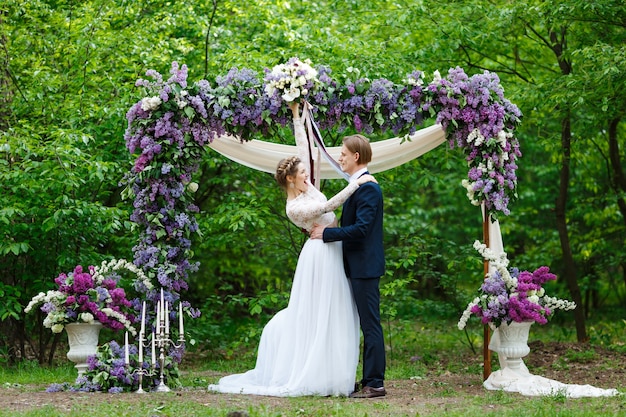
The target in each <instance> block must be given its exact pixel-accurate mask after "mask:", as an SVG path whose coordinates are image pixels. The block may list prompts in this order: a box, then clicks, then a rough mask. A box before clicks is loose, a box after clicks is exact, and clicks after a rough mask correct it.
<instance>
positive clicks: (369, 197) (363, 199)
mask: <svg viewBox="0 0 626 417" xmlns="http://www.w3.org/2000/svg"><path fill="white" fill-rule="evenodd" d="M323 239H324V242H334V241H339V240H340V241H342V242H343V261H344V268H345V270H346V275H347V276H348V278H380V277H381V276H382V275H383V274H384V273H385V252H384V248H383V195H382V192H381V191H380V186H379V185H378V184H376V183H375V182H366V183H365V184H363V185H361V186H359V188H357V190H356V191H355V192H354V194H352V195H351V196H350V198H348V200H346V202H345V203H344V204H343V211H342V212H341V227H327V228H326V229H324V234H323Z"/></svg>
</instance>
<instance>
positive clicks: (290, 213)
mask: <svg viewBox="0 0 626 417" xmlns="http://www.w3.org/2000/svg"><path fill="white" fill-rule="evenodd" d="M293 130H294V135H295V137H296V146H297V147H298V157H299V158H300V160H301V161H302V162H303V163H304V165H305V167H306V171H307V174H309V176H310V175H311V173H310V169H309V160H310V155H311V152H312V151H313V150H312V149H311V145H310V144H309V141H308V140H307V137H306V131H305V128H304V122H303V120H302V119H300V118H297V119H294V120H293ZM357 188H359V185H358V184H357V183H356V182H354V183H351V184H349V185H348V186H346V187H345V188H344V189H343V190H342V191H341V192H339V193H338V194H337V195H335V196H334V197H333V198H331V199H330V200H327V199H326V196H325V195H324V194H323V193H321V192H320V191H319V190H318V189H316V188H315V187H314V186H313V185H312V184H311V183H309V187H308V189H307V191H306V192H305V193H302V194H300V195H299V196H298V197H296V198H294V199H293V200H288V201H287V217H289V220H291V221H292V222H293V223H294V224H295V225H296V226H298V227H301V228H303V229H305V230H307V231H311V229H312V228H313V224H314V223H317V224H322V225H329V224H331V223H332V222H333V221H334V220H335V214H334V213H333V212H332V211H333V210H335V209H337V208H339V206H340V205H342V204H343V203H344V202H345V201H346V200H347V199H348V197H350V196H351V195H352V193H354V191H356V189H357Z"/></svg>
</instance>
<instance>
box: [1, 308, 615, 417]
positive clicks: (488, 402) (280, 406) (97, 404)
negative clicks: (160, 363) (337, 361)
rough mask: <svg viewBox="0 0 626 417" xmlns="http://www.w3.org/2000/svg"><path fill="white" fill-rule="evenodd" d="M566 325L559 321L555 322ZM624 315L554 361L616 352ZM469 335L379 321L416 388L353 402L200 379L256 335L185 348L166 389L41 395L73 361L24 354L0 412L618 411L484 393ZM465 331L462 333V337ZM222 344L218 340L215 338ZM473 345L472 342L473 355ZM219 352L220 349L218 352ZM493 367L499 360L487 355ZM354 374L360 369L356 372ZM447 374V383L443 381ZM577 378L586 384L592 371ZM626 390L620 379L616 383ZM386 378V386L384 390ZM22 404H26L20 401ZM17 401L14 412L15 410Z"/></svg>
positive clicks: (595, 403)
mask: <svg viewBox="0 0 626 417" xmlns="http://www.w3.org/2000/svg"><path fill="white" fill-rule="evenodd" d="M564 326H566V327H567V328H566V329H563V327H564ZM572 326H573V325H571V324H569V325H567V324H559V325H557V324H554V323H549V324H548V325H547V326H533V327H532V329H531V335H530V340H529V341H531V342H532V341H535V340H541V341H543V342H545V343H547V342H550V341H560V342H574V341H575V333H574V332H572V331H570V330H569V329H570V328H571V327H572ZM625 326H626V324H625V323H624V322H623V321H613V322H611V323H608V324H607V323H603V324H602V325H601V326H598V325H592V326H590V328H592V329H602V331H601V332H598V330H592V331H590V337H591V339H592V343H591V344H589V345H584V348H581V349H576V350H569V351H567V352H566V353H565V354H564V355H563V357H562V358H560V360H559V361H558V362H557V365H556V367H557V368H558V367H562V368H563V369H568V367H571V366H574V365H573V364H587V363H589V362H590V361H595V360H597V359H598V356H599V355H598V353H597V352H596V350H595V349H594V347H600V346H602V347H608V348H611V349H614V350H615V351H616V352H621V353H624V352H625V350H624V340H623V334H624V329H625ZM468 331H469V334H468V337H466V336H465V334H464V332H462V331H459V330H457V328H456V323H455V322H452V321H450V320H445V319H443V318H441V317H420V318H414V319H411V320H408V319H405V320H399V319H397V320H394V321H393V322H391V323H385V335H386V338H387V345H388V347H389V349H388V368H387V380H388V381H400V382H398V383H402V384H403V387H404V389H405V390H406V387H409V391H410V389H411V387H412V386H415V394H414V395H410V396H409V397H407V396H404V397H403V398H402V401H399V400H398V398H396V399H395V400H394V398H393V395H390V396H389V397H388V398H386V399H377V400H374V401H369V400H367V401H365V400H362V401H359V400H356V401H355V400H352V399H347V398H320V397H299V398H267V397H256V396H237V395H226V394H212V393H209V392H207V391H206V386H207V384H209V383H213V382H216V381H217V379H218V378H219V375H220V374H224V373H233V372H241V371H245V370H247V369H250V368H251V367H253V366H254V362H255V355H254V352H255V349H256V343H257V342H256V341H251V342H250V343H249V344H247V345H246V344H241V343H237V344H236V348H234V349H230V350H228V349H227V350H223V349H220V350H215V351H214V350H210V349H205V350H200V347H209V346H210V344H208V343H207V344H200V345H199V346H198V347H196V348H195V350H192V351H190V352H189V353H188V355H187V357H186V360H185V361H184V362H183V364H182V365H181V371H182V375H181V382H182V384H183V387H184V388H183V389H181V390H176V391H173V392H171V393H165V394H162V393H146V394H143V395H140V394H135V393H126V394H107V393H78V394H76V395H75V396H73V397H69V395H68V393H45V392H43V391H44V390H45V388H46V387H47V386H48V385H49V384H51V383H60V382H73V379H74V377H75V375H76V371H75V369H74V368H73V367H72V365H71V364H70V363H69V362H68V361H67V360H65V358H64V357H62V355H60V356H59V358H58V360H57V364H56V366H54V367H41V366H39V365H38V364H37V363H36V362H33V361H25V362H22V363H20V364H19V365H17V366H14V367H6V366H5V367H2V368H0V383H1V385H0V397H2V398H3V399H2V401H3V404H6V403H7V401H9V402H10V401H16V403H15V404H18V403H19V404H21V402H25V403H26V404H23V406H20V407H19V408H18V407H17V406H16V405H15V404H14V405H13V406H12V407H11V408H12V409H8V408H6V407H5V408H0V417H4V416H7V417H9V416H11V417H20V416H24V417H26V416H32V417H56V416H64V417H67V416H76V417H78V416H80V417H84V416H89V417H92V416H93V417H100V416H102V417H105V416H106V417H111V416H128V417H146V416H147V417H153V416H154V417H156V416H183V417H186V416H227V415H228V413H230V412H233V411H245V412H246V413H247V414H248V416H250V417H275V416H337V417H342V416H346V417H347V416H359V417H361V416H362V417H365V416H398V417H400V416H410V417H414V416H420V417H421V416H453V417H454V416H470V417H472V416H481V417H484V416H498V417H506V416H511V417H512V416H515V417H517V416H530V417H533V416H537V417H542V416H546V417H547V416H549V417H553V416H563V417H565V416H567V417H570V416H572V417H599V416H620V415H626V395H624V394H622V395H620V396H617V397H610V398H582V399H568V398H566V397H565V395H564V394H563V393H559V392H557V393H555V394H553V395H550V396H545V397H524V396H521V395H519V394H516V393H507V392H501V391H488V390H484V389H482V388H481V387H480V381H481V375H482V354H481V349H482V327H481V326H479V325H478V324H477V323H476V322H474V323H472V324H471V325H470V326H468ZM468 339H469V341H468ZM221 346H224V344H222V345H221ZM472 347H473V348H474V349H477V351H476V353H472ZM226 351H227V352H228V355H227V356H224V353H225V352H226ZM492 365H493V367H494V369H498V367H499V366H498V364H497V362H496V361H495V360H494V361H493V362H492ZM612 369H623V361H620V360H614V361H612V362H611V361H608V362H606V370H607V372H611V370H612ZM358 372H359V373H360V369H359V370H358ZM450 374H454V375H457V376H458V377H459V378H458V380H460V381H469V382H468V383H472V384H474V385H475V388H477V389H474V390H473V391H472V392H478V393H479V394H478V395H475V394H473V395H470V394H468V392H470V391H471V390H467V389H464V388H463V387H460V386H459V385H458V384H457V383H454V382H450V381H451V379H450V378H444V377H447V376H449V375H450ZM446 381H448V382H446ZM581 383H585V384H586V383H589V384H592V385H593V383H594V380H593V376H591V375H590V376H589V380H588V381H581ZM615 388H617V389H618V390H620V392H622V393H626V386H616V387H615ZM393 389H394V387H393V386H389V387H388V390H389V391H390V394H391V393H393ZM29 404H30V405H29ZM15 408H18V411H15V410H14V409H15Z"/></svg>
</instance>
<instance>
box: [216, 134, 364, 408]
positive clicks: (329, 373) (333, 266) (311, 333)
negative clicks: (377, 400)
mask: <svg viewBox="0 0 626 417" xmlns="http://www.w3.org/2000/svg"><path fill="white" fill-rule="evenodd" d="M297 127H301V126H297ZM297 127H296V138H297V139H298V133H299V132H298V128H297ZM357 188H358V184H356V183H352V184H350V185H348V186H347V187H346V188H344V189H343V190H342V191H341V192H340V193H339V194H337V195H336V196H335V197H333V198H331V199H330V200H328V201H327V200H326V197H325V196H324V194H322V193H321V192H320V191H318V190H317V189H316V188H315V187H313V186H312V185H310V184H309V187H308V190H307V191H306V192H305V193H302V194H300V195H299V196H298V197H296V198H294V199H293V200H289V201H288V202H287V215H288V217H289V219H290V220H291V221H292V222H293V223H294V224H296V225H297V226H299V227H301V228H304V229H306V230H310V229H311V228H312V226H313V224H314V223H318V224H330V223H332V222H333V221H334V220H335V215H334V213H332V210H335V209H336V208H338V207H339V206H340V205H341V204H343V202H344V201H345V200H346V199H347V198H348V197H349V196H350V195H351V194H352V193H353V192H354V191H355V190H356V189H357ZM359 337H360V333H359V323H358V314H357V311H356V306H355V304H354V300H353V298H352V291H351V288H350V283H349V281H348V279H347V278H346V275H345V272H344V267H343V255H342V249H341V242H332V243H324V242H323V241H322V240H321V239H309V240H308V241H307V242H306V243H305V244H304V246H303V248H302V251H301V252H300V257H299V258H298V264H297V266H296V271H295V274H294V279H293V285H292V289H291V295H290V298H289V304H288V306H287V308H285V309H284V310H281V311H279V312H278V313H277V314H276V315H275V316H274V317H273V318H272V319H271V320H270V321H269V322H268V323H267V325H266V326H265V328H264V329H263V333H262V334H261V341H260V344H259V349H258V354H257V361H256V366H255V368H254V369H252V370H250V371H247V372H245V373H243V374H236V375H229V376H226V377H224V378H222V379H220V380H219V382H218V384H216V385H209V390H211V391H218V392H226V393H241V394H257V395H271V396H281V397H287V396H303V395H322V396H328V395H345V396H347V395H349V394H350V393H351V392H352V391H353V390H354V381H355V376H356V367H357V364H358V355H359Z"/></svg>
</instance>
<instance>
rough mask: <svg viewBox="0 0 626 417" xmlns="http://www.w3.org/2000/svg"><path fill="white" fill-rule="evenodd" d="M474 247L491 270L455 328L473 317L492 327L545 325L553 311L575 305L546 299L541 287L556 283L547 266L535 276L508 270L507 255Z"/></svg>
mask: <svg viewBox="0 0 626 417" xmlns="http://www.w3.org/2000/svg"><path fill="white" fill-rule="evenodd" d="M474 247H475V248H476V249H477V250H478V251H479V252H480V253H481V255H482V256H483V258H484V259H485V260H486V261H488V262H490V264H491V265H492V267H493V268H494V270H493V271H492V272H491V273H490V274H489V275H488V276H487V278H485V280H484V281H483V284H482V285H481V287H480V290H479V293H478V296H477V297H476V298H474V300H473V301H472V302H470V303H469V304H468V306H467V308H466V309H465V311H464V312H463V314H462V315H461V319H460V320H459V323H458V327H459V329H463V328H464V327H465V325H466V323H467V321H468V319H469V317H470V315H472V314H474V315H476V316H477V317H479V318H480V320H481V322H482V323H483V324H492V325H494V326H495V327H497V326H499V325H500V323H502V322H506V323H510V322H512V321H515V322H523V321H532V322H535V323H539V324H546V323H547V322H548V319H549V318H550V317H551V316H552V315H553V314H554V310H555V309H563V310H571V309H573V308H575V307H576V304H574V303H572V302H569V301H566V300H559V299H556V298H552V297H548V296H546V295H545V290H544V288H543V284H545V283H546V282H547V281H552V280H555V279H556V275H554V274H552V273H551V272H550V270H549V268H548V267H547V266H542V267H540V268H538V269H536V270H535V271H534V272H532V273H531V272H529V271H520V270H519V269H518V268H509V267H508V259H506V254H502V255H496V254H495V253H494V252H493V251H492V250H491V249H489V248H487V247H486V245H484V244H481V243H480V242H478V241H477V242H475V243H474Z"/></svg>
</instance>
